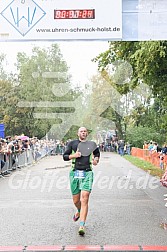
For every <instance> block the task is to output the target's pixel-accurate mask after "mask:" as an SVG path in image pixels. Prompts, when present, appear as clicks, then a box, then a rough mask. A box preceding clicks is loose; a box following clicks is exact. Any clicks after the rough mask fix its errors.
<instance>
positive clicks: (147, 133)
mask: <svg viewBox="0 0 167 252" xmlns="http://www.w3.org/2000/svg"><path fill="white" fill-rule="evenodd" d="M151 140H152V141H153V142H157V143H158V145H159V146H161V145H162V144H163V143H164V137H163V135H162V134H160V133H157V132H156V131H155V129H153V128H148V127H142V126H139V127H130V128H128V129H127V131H126V141H128V142H129V143H130V144H131V146H132V147H138V148H143V143H144V141H148V142H149V141H151Z"/></svg>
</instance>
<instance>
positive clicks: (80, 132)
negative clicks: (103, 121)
mask: <svg viewBox="0 0 167 252" xmlns="http://www.w3.org/2000/svg"><path fill="white" fill-rule="evenodd" d="M87 136H88V131H87V129H86V128H85V127H80V128H79V129H78V137H79V140H81V141H83V140H86V138H87Z"/></svg>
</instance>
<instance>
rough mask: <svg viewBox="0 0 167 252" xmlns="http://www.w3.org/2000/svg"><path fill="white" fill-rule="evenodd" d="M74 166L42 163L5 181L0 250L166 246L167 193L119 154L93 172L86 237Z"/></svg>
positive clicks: (54, 159)
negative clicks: (74, 191) (73, 185)
mask: <svg viewBox="0 0 167 252" xmlns="http://www.w3.org/2000/svg"><path fill="white" fill-rule="evenodd" d="M69 169H70V162H64V161H63V160H62V157H61V156H51V157H46V158H44V159H42V160H41V161H40V162H39V163H38V164H35V165H33V166H31V167H25V168H22V169H21V170H17V171H15V172H13V173H12V175H10V176H9V177H5V178H4V179H3V178H1V179H0V246H16V245H22V246H28V245H80V244H83V245H84V244H86V245H108V244H109V245H110V244H112V245H122V244H123V245H141V246H142V245H167V239H166V237H167V230H165V229H164V228H162V226H161V223H166V222H167V221H166V218H167V208H166V207H165V206H164V205H165V201H164V197H163V194H165V193H167V190H166V188H164V187H162V186H161V184H160V183H159V180H157V179H156V178H154V177H152V176H150V175H149V174H148V173H146V172H144V171H142V170H141V169H139V168H137V167H135V166H134V165H132V164H130V163H129V162H128V161H127V160H125V159H124V158H123V157H120V156H119V155H117V154H114V153H102V155H101V160H100V163H99V165H98V166H96V167H94V186H93V190H92V193H91V197H90V204H89V215H88V218H87V222H86V235H85V237H80V236H79V235H78V225H79V223H74V222H73V220H72V216H73V214H74V212H75V208H74V206H73V204H72V198H71V193H70V189H69V180H68V173H69Z"/></svg>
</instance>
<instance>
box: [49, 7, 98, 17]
mask: <svg viewBox="0 0 167 252" xmlns="http://www.w3.org/2000/svg"><path fill="white" fill-rule="evenodd" d="M54 19H95V9H84V10H54Z"/></svg>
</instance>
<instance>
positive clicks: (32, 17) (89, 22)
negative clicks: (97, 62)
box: [0, 0, 122, 41]
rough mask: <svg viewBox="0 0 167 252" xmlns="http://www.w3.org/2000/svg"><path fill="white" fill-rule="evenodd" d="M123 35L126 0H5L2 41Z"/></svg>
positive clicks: (1, 14) (2, 3)
mask: <svg viewBox="0 0 167 252" xmlns="http://www.w3.org/2000/svg"><path fill="white" fill-rule="evenodd" d="M121 38H122V0H117V1H115V0H103V1H102V0H84V1H83V0H72V1H71V0H63V1H62V0H34V1H33V0H13V1H11V0H1V1H0V41H6V40H14V41H15V40H17V41H18V40H24V41H25V40H98V39H102V40H105V39H106V40H110V39H112V40H113V39H121Z"/></svg>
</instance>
